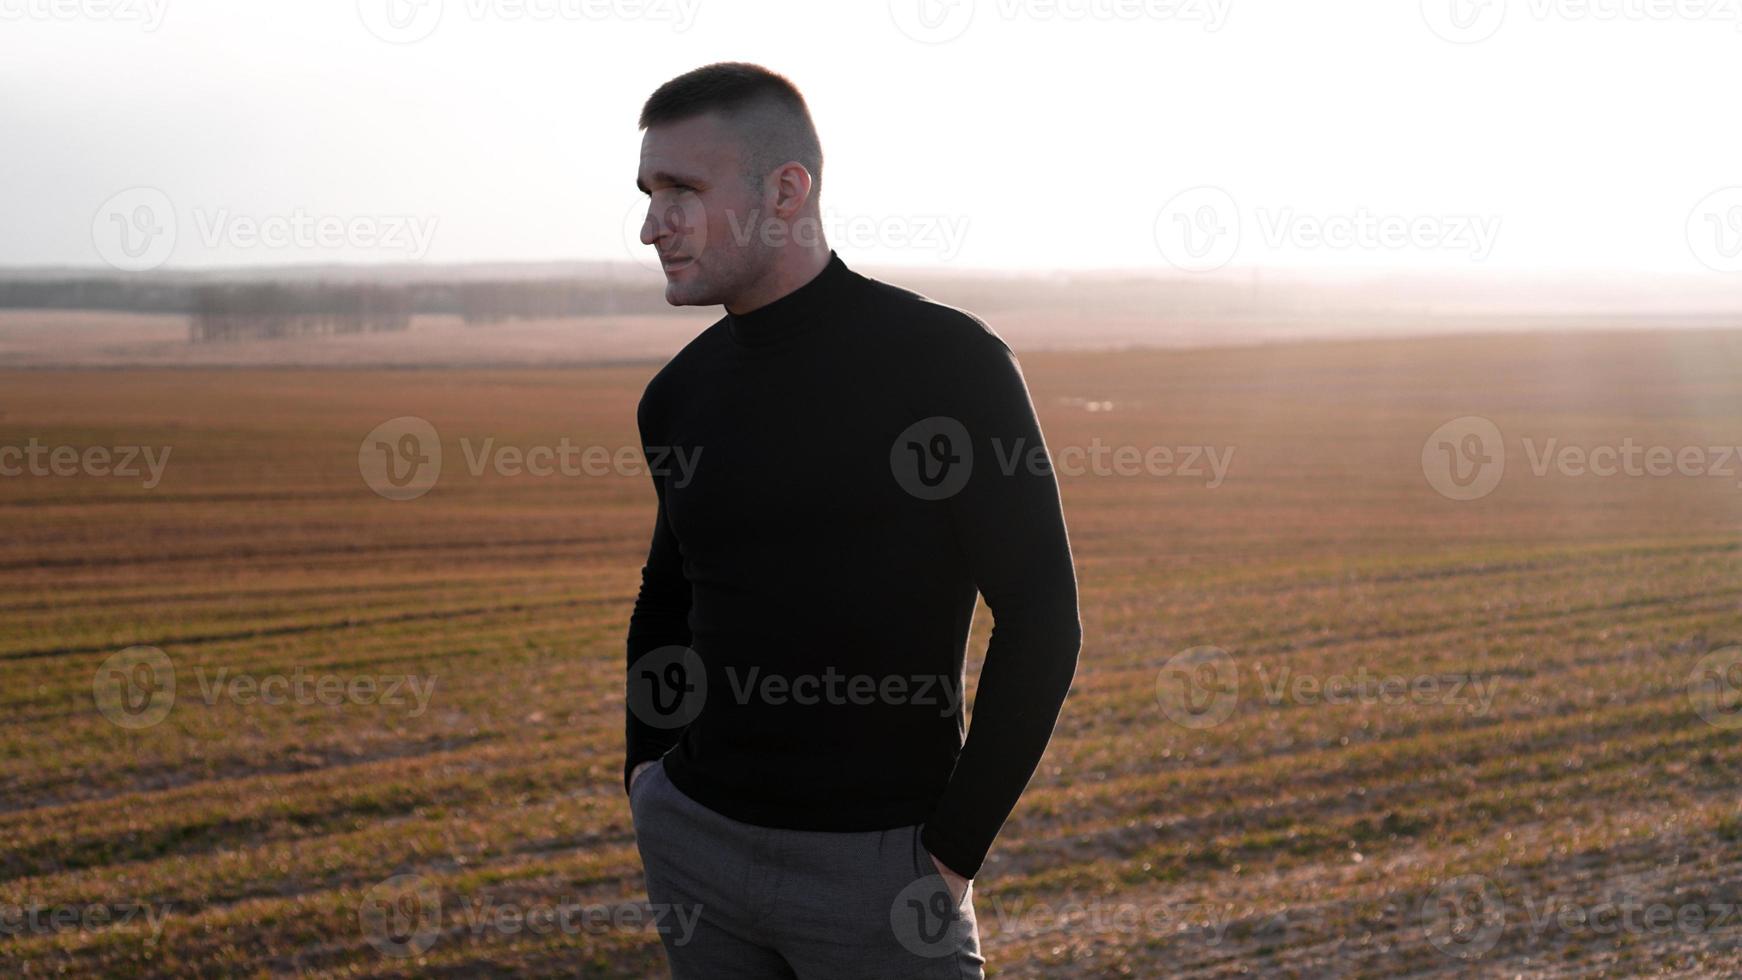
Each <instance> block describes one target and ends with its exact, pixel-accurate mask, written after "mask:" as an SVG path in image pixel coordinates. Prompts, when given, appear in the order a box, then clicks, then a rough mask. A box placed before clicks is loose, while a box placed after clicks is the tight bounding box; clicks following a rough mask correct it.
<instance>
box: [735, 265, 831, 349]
mask: <svg viewBox="0 0 1742 980" xmlns="http://www.w3.org/2000/svg"><path fill="white" fill-rule="evenodd" d="M850 275H851V272H850V271H849V270H848V269H847V264H846V263H845V262H842V261H841V257H840V256H839V255H837V254H835V250H834V249H829V261H828V263H827V264H825V265H824V266H823V268H822V271H821V272H818V273H817V274H816V275H814V276H812V277H811V278H810V280H809V281H808V282H806V283H805V284H804V285H802V286H800V287H798V288H797V289H794V290H793V291H792V292H789V293H787V294H786V295H784V296H781V297H779V298H777V299H775V300H773V301H771V302H768V303H764V304H762V305H761V306H758V307H757V308H756V309H754V310H751V311H750V312H748V313H743V314H738V313H727V314H726V327H727V330H728V331H729V332H730V333H731V335H732V339H733V340H736V341H738V342H739V343H741V344H744V345H745V346H749V347H755V346H760V345H763V344H770V343H773V342H775V341H778V340H781V339H784V338H786V337H791V336H794V335H796V334H798V333H800V332H802V331H803V330H804V329H805V328H806V327H809V326H811V325H812V324H814V323H815V322H816V321H817V319H818V314H819V312H821V311H823V310H824V309H826V308H827V307H828V306H829V305H830V304H831V303H832V302H833V301H835V300H838V299H839V298H840V296H841V291H842V288H843V287H844V286H846V284H847V280H848V277H849V276H850Z"/></svg>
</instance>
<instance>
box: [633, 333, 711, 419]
mask: <svg viewBox="0 0 1742 980" xmlns="http://www.w3.org/2000/svg"><path fill="white" fill-rule="evenodd" d="M725 332H726V317H724V316H722V317H720V318H719V319H718V320H715V321H714V322H713V323H712V324H711V325H709V326H708V328H707V329H705V330H703V331H702V332H701V333H698V334H696V335H695V336H694V337H692V338H690V341H689V343H686V344H684V345H683V346H682V347H681V348H679V349H678V352H677V353H676V354H673V355H672V356H671V357H670V358H669V359H668V360H667V361H666V362H665V364H663V365H661V367H660V369H659V370H658V371H655V372H654V373H653V377H651V378H649V379H648V381H647V386H646V387H645V388H643V389H642V392H641V403H640V406H639V408H638V411H639V412H640V413H642V414H645V413H646V412H647V411H648V410H649V409H650V408H652V407H655V406H658V405H660V404H663V403H664V402H665V401H666V400H667V399H669V398H671V397H672V395H673V394H674V393H676V392H679V391H682V390H683V389H684V387H685V383H686V382H687V381H691V380H693V379H694V377H695V374H696V372H697V371H698V370H700V369H701V368H702V367H703V366H705V365H706V364H708V363H709V362H710V360H711V359H712V358H711V355H710V353H709V352H710V350H714V349H717V348H718V346H719V344H720V342H721V340H722V339H723V338H724V337H725Z"/></svg>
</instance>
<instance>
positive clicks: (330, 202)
mask: <svg viewBox="0 0 1742 980" xmlns="http://www.w3.org/2000/svg"><path fill="white" fill-rule="evenodd" d="M1733 7H1734V4H1732V3H1731V0H1711V2H1709V3H1703V2H1701V0H1595V2H1591V3H1583V4H1581V3H1578V2H1575V0H1561V2H1550V0H1486V3H1483V2H1479V0H1428V2H1425V3H1422V4H1418V3H1417V2H1415V0H1342V2H1334V3H1323V4H1315V3H1303V2H1300V0H896V2H894V3H886V2H882V0H870V2H859V3H851V4H819V3H815V2H809V3H801V2H796V0H795V2H756V3H752V2H738V0H639V2H632V0H246V2H238V0H0V148H3V152H0V187H3V188H4V190H3V193H0V264H3V265H8V266H17V265H46V264H75V265H90V266H97V267H102V265H103V263H104V262H105V261H108V262H110V263H111V264H118V265H120V266H122V267H126V266H128V265H129V264H132V265H133V266H135V267H139V268H155V267H164V266H167V267H171V268H173V267H187V266H210V265H252V264H278V263H287V262H333V261H364V262H369V261H382V262H401V261H408V260H417V261H428V262H461V261H503V260H543V259H577V258H580V259H586V258H595V259H621V258H627V257H630V256H631V255H632V254H634V253H635V251H636V250H637V249H639V248H640V246H639V245H636V244H632V243H631V240H632V238H633V230H632V228H631V224H632V223H631V222H630V221H628V220H626V219H627V218H628V216H629V215H630V214H631V211H632V210H634V213H635V215H636V218H635V220H636V221H638V219H639V210H638V207H639V200H640V195H639V194H638V192H636V191H635V189H634V178H635V166H636V155H637V148H638V146H639V141H640V134H639V133H638V132H637V131H636V128H635V117H636V113H637V111H638V109H639V107H640V103H641V102H642V100H643V99H645V98H646V96H647V94H648V93H649V92H650V91H651V90H652V89H653V88H654V87H655V86H657V85H658V84H659V83H660V82H662V81H664V80H665V79H667V78H669V77H671V76H673V75H676V74H678V73H680V72H682V71H685V70H687V69H689V68H692V67H695V66H697V65H700V64H704V63H707V62H710V61H718V60H727V59H734V60H749V61H756V62H760V63H763V64H766V65H768V66H769V67H772V68H775V69H776V70H779V71H782V72H784V73H786V74H788V75H789V76H790V77H791V78H793V80H794V81H796V82H797V83H798V84H799V86H800V87H801V88H802V89H803V90H804V91H805V93H806V96H807V98H808V99H809V101H810V104H811V108H812V112H813V114H814V115H815V117H816V119H817V123H818V128H819V130H820V132H821V136H822V140H823V146H824V152H825V154H826V160H827V162H826V165H825V175H826V181H827V185H826V189H825V191H826V192H825V194H824V195H823V207H824V212H825V213H824V217H825V222H824V224H825V229H826V230H827V231H828V232H829V234H830V235H831V239H832V244H834V245H835V246H836V247H837V248H838V249H839V250H840V251H841V252H842V253H843V255H844V256H848V257H852V258H857V259H859V260H860V261H864V262H868V263H873V264H879V265H909V266H946V267H961V268H973V267H1087V266H1112V267H1129V268H1158V269H1170V268H1216V267H1224V266H1233V267H1239V266H1244V265H1266V266H1321V265H1344V266H1402V267H1410V268H1448V269H1469V268H1495V269H1503V270H1516V269H1534V268H1553V269H1577V268H1590V269H1619V270H1629V269H1638V270H1651V271H1664V272H1688V273H1701V274H1707V275H1711V274H1724V273H1727V274H1730V275H1736V274H1737V270H1742V189H1737V188H1742V125H1738V118H1739V117H1738V115H1737V112H1736V108H1735V106H1736V67H1737V65H1738V64H1742V22H1739V20H1738V16H1737V13H1736V10H1735V9H1733ZM1708 270H1715V271H1712V272H1709V271H1708Z"/></svg>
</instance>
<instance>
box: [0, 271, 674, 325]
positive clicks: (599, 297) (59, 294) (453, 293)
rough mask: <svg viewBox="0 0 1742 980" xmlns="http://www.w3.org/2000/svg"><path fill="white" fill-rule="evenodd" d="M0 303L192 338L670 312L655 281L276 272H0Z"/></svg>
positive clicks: (4, 306)
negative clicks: (241, 276) (136, 320)
mask: <svg viewBox="0 0 1742 980" xmlns="http://www.w3.org/2000/svg"><path fill="white" fill-rule="evenodd" d="M0 309H36V310H103V311H116V312H128V313H167V314H182V315H185V316H187V317H188V320H189V329H188V334H189V337H190V339H192V340H195V341H211V340H231V339H238V338H243V337H293V336H305V335H320V334H342V333H359V332H371V331H378V330H403V329H405V328H406V327H407V326H408V325H409V320H410V318H411V317H412V316H418V315H433V316H457V317H460V318H461V319H462V320H463V321H464V322H466V323H467V324H474V325H477V324H490V323H498V322H501V321H504V320H515V319H529V318H560V317H582V316H600V315H611V314H650V313H665V312H669V311H670V309H671V308H670V307H669V306H667V305H666V303H665V300H664V296H663V294H662V292H661V290H660V289H659V288H658V286H657V280H655V281H654V282H653V283H649V282H647V281H642V282H623V281H617V280H613V279H608V278H602V279H597V280H594V279H585V278H567V279H562V278H551V279H490V280H458V281H452V282H420V281H410V282H367V281H364V282H355V283H353V282H332V281H327V280H312V279H311V280H306V281H305V280H297V279H279V280H271V281H260V280H236V281H225V282H209V281H201V280H200V279H197V278H187V279H163V278H158V279H147V278H145V277H138V278H122V277H115V278H97V279H4V278H0Z"/></svg>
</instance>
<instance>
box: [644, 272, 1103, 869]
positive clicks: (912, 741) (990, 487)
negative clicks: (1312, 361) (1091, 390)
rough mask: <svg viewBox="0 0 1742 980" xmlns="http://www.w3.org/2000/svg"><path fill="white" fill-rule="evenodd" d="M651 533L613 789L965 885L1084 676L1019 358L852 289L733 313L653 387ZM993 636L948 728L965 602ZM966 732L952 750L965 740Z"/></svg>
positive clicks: (647, 438) (811, 290) (983, 329)
mask: <svg viewBox="0 0 1742 980" xmlns="http://www.w3.org/2000/svg"><path fill="white" fill-rule="evenodd" d="M637 418H638V421H639V424H640V428H641V439H642V442H643V444H644V449H645V450H646V452H647V454H648V456H647V458H648V460H649V463H650V468H651V469H652V470H653V471H654V478H653V483H654V490H655V495H656V497H657V500H658V510H657V514H656V517H655V525H654V530H653V545H652V548H651V550H650V552H649V554H648V557H647V564H646V566H645V567H644V568H643V569H642V572H641V589H640V594H639V595H638V596H637V598H636V601H635V608H634V612H633V614H632V616H631V618H630V624H629V641H628V647H629V650H628V654H629V670H628V685H629V686H628V695H629V696H628V702H629V711H628V719H627V728H628V753H627V759H626V761H625V765H624V768H623V778H624V785H625V787H627V786H628V782H629V776H630V773H631V771H632V770H633V769H634V767H635V766H636V765H637V764H638V763H641V762H645V761H648V760H650V759H656V758H659V757H660V756H662V755H663V756H664V757H665V766H666V772H667V775H668V776H669V778H670V779H671V781H672V783H673V785H675V786H677V788H678V789H680V790H682V791H683V792H684V793H686V794H688V795H689V796H691V797H692V798H694V799H695V800H696V801H698V802H700V803H702V804H703V805H705V806H707V807H709V808H711V809H713V810H716V811H718V812H719V813H722V814H724V815H726V816H728V817H731V818H733V819H736V820H739V821H742V822H744V823H751V824H757V825H760V826H769V827H784V828H791V829H799V830H828V831H864V830H879V829H885V828H889V827H896V826H902V825H905V824H912V823H920V822H923V823H924V824H925V828H924V831H923V835H922V838H921V839H922V843H923V844H924V845H925V847H926V849H927V850H929V851H930V852H931V853H932V854H933V855H935V856H936V857H937V858H938V860H940V861H942V862H943V863H944V864H945V865H946V866H947V867H949V868H950V869H951V870H953V871H956V872H958V873H960V874H963V875H966V876H968V877H973V876H974V875H975V874H977V873H978V872H979V869H980V865H981V863H982V862H983V861H984V860H985V857H986V852H987V851H988V850H989V849H990V848H991V846H992V841H993V838H994V837H996V836H997V834H998V830H999V828H1000V827H1001V826H1002V825H1003V823H1004V821H1005V819H1006V818H1007V817H1008V816H1009V814H1010V811H1011V808H1012V807H1014V806H1015V805H1016V801H1017V798H1018V797H1019V796H1021V794H1022V791H1023V789H1024V787H1026V786H1027V784H1028V780H1029V778H1030V777H1031V776H1032V775H1033V773H1034V769H1035V767H1036V765H1037V764H1038V763H1039V761H1040V757H1041V754H1042V752H1043V751H1044V750H1045V748H1046V744H1047V741H1048V739H1050V738H1051V736H1052V729H1053V724H1054V722H1055V721H1056V720H1057V717H1058V712H1059V707H1060V705H1061V703H1062V702H1063V700H1064V697H1065V693H1066V692H1067V690H1069V688H1070V685H1071V679H1072V677H1073V676H1074V674H1075V671H1076V661H1077V649H1078V645H1079V642H1080V639H1081V627H1080V625H1079V622H1078V617H1077V587H1076V575H1075V571H1074V569H1073V566H1072V563H1071V552H1070V544H1069V542H1068V541H1067V539H1066V536H1065V524H1064V517H1063V514H1062V512H1061V510H1060V506H1059V495H1058V485H1057V481H1056V480H1055V479H1054V476H1053V474H1052V470H1051V466H1050V463H1049V461H1048V456H1047V454H1046V450H1045V447H1044V444H1043V442H1042V439H1041V432H1040V427H1039V425H1038V423H1037V422H1036V420H1035V415H1034V408H1033V405H1032V403H1031V402H1030V400H1029V395H1028V389H1027V386H1026V384H1025V383H1024V381H1023V377H1022V372H1021V370H1020V368H1019V367H1018V366H1017V362H1016V358H1015V356H1014V355H1013V354H1012V353H1011V351H1010V348H1009V347H1008V346H1007V345H1006V344H1005V343H1004V341H1003V340H1002V339H1001V338H1000V337H999V336H998V335H997V334H996V333H994V332H993V331H992V330H991V328H989V327H988V326H986V324H985V323H984V322H982V321H981V320H980V319H979V318H978V317H976V316H974V315H973V314H970V313H966V312H963V311H961V310H958V309H954V308H952V307H949V306H944V305H942V304H939V303H935V302H932V301H931V300H928V299H926V298H924V297H923V296H920V295H918V294H915V293H912V292H909V291H907V290H904V289H900V288H898V287H895V286H892V285H889V284H887V283H883V282H880V281H878V280H875V279H871V278H868V277H865V276H862V275H859V274H858V273H856V272H853V271H851V270H850V269H848V268H847V267H846V265H845V264H844V263H843V262H842V261H841V259H840V257H839V256H837V255H835V254H834V253H833V252H831V253H830V257H829V262H828V265H827V266H826V267H825V268H824V269H823V270H822V272H821V273H819V274H818V275H817V276H816V277H814V278H813V279H811V280H810V281H809V282H807V283H806V284H804V285H803V286H800V287H799V288H798V289H796V290H794V291H792V292H790V293H788V294H786V295H785V296H782V297H781V298H779V299H777V300H775V301H773V302H772V303H769V304H767V305H765V306H762V307H760V308H758V309H756V310H754V311H752V312H750V313H746V314H743V315H733V314H728V315H726V316H725V317H724V318H722V319H721V320H719V321H718V322H717V323H715V324H713V325H712V326H710V327H709V328H708V329H707V330H705V331H703V332H702V333H701V334H700V335H699V336H697V337H696V339H695V340H693V341H692V342H690V344H689V345H687V346H686V347H684V349H683V350H682V351H680V352H679V353H678V354H677V355H676V356H675V357H673V358H672V359H671V361H670V362H669V363H668V364H667V365H666V366H665V367H664V369H662V370H661V371H660V372H659V373H658V374H657V375H655V376H654V378H653V380H652V381H651V382H649V383H648V386H647V390H646V392H645V394H644V395H643V396H642V399H641V404H640V408H639V410H638V413H637ZM976 592H978V594H980V595H982V596H984V597H985V599H986V605H987V606H988V608H990V609H991V611H992V616H993V631H992V639H991V643H990V645H989V647H988V648H987V651H986V660H985V664H984V666H983V667H982V669H981V674H980V681H979V686H978V688H977V689H976V691H975V692H974V695H975V696H974V710H973V725H972V726H968V725H966V718H965V711H964V710H963V701H964V698H963V696H962V695H963V690H962V687H963V676H964V675H963V652H964V650H965V648H966V646H967V639H968V630H969V625H970V623H971V622H972V619H973V615H974V608H975V594H976ZM964 736H965V738H964Z"/></svg>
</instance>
